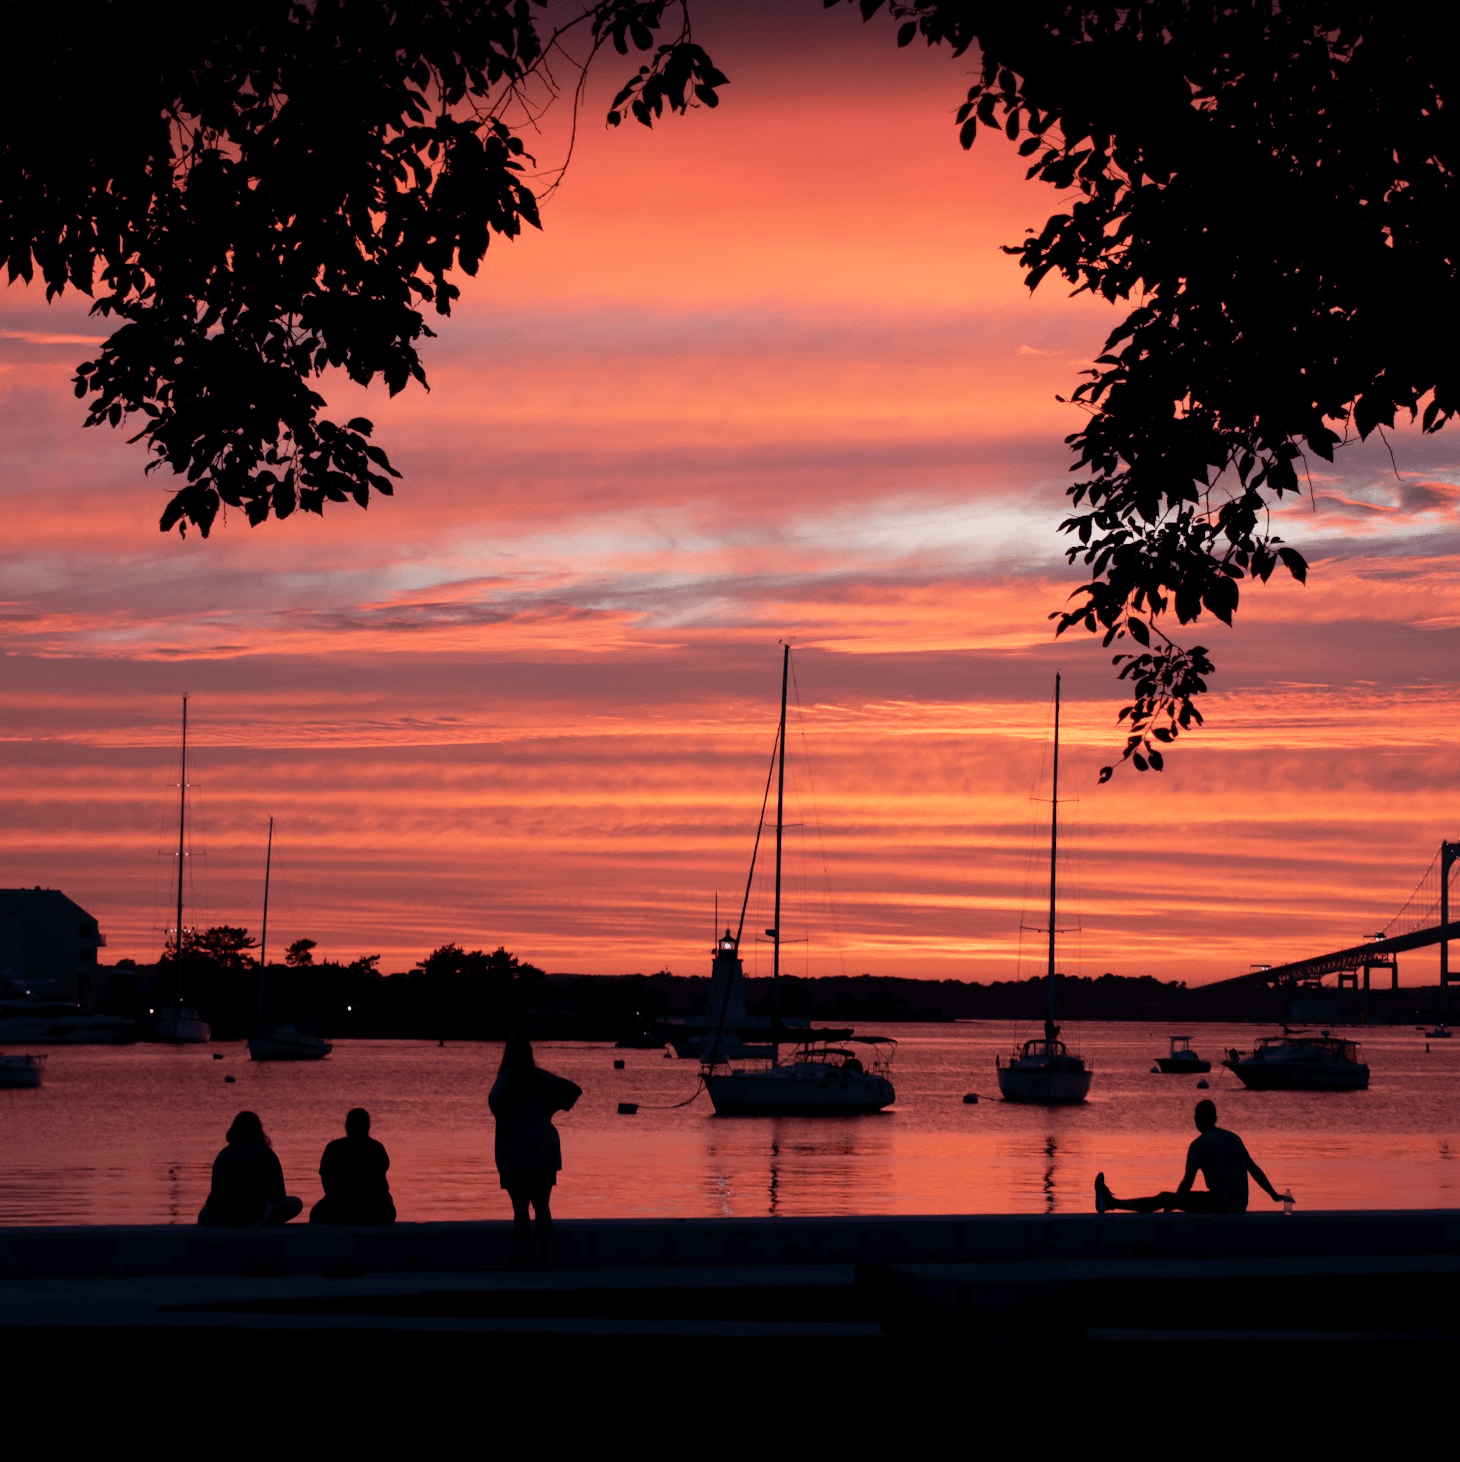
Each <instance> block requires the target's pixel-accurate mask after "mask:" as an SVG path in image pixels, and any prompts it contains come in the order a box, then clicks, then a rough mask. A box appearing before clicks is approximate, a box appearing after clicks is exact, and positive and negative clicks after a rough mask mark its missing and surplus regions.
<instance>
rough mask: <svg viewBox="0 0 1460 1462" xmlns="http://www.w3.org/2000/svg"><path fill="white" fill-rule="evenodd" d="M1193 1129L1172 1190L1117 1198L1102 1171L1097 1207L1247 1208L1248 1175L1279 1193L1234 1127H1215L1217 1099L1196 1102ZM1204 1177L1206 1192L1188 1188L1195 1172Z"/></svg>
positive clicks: (1276, 1197)
mask: <svg viewBox="0 0 1460 1462" xmlns="http://www.w3.org/2000/svg"><path fill="white" fill-rule="evenodd" d="M1195 1119H1196V1128H1197V1131H1198V1132H1199V1133H1200V1134H1201V1135H1200V1136H1199V1137H1198V1138H1197V1139H1196V1141H1195V1142H1193V1143H1192V1144H1191V1146H1190V1147H1188V1148H1187V1149H1186V1173H1185V1175H1184V1176H1183V1177H1182V1179H1181V1184H1180V1186H1179V1187H1178V1188H1177V1189H1176V1191H1175V1192H1174V1193H1153V1194H1151V1196H1150V1197H1148V1198H1117V1197H1116V1196H1115V1194H1114V1193H1112V1192H1111V1191H1110V1189H1109V1188H1107V1187H1106V1186H1105V1174H1104V1173H1097V1174H1096V1175H1095V1212H1096V1213H1104V1212H1105V1211H1106V1210H1107V1209H1111V1208H1125V1209H1129V1210H1130V1211H1131V1212H1133V1213H1155V1212H1157V1211H1158V1210H1162V1211H1164V1212H1167V1213H1169V1212H1170V1211H1171V1210H1172V1209H1173V1208H1176V1209H1180V1210H1181V1211H1182V1212H1183V1213H1246V1212H1247V1175H1248V1174H1249V1173H1251V1174H1252V1176H1253V1177H1254V1178H1256V1179H1257V1186H1258V1187H1259V1188H1261V1189H1262V1190H1263V1192H1264V1193H1266V1194H1267V1195H1268V1197H1269V1198H1271V1199H1272V1201H1273V1202H1274V1203H1282V1202H1284V1201H1287V1202H1291V1199H1286V1200H1285V1199H1284V1197H1283V1195H1282V1194H1281V1193H1279V1192H1278V1190H1277V1189H1276V1188H1274V1187H1273V1185H1272V1184H1271V1183H1269V1182H1268V1180H1267V1174H1266V1173H1264V1172H1263V1171H1262V1169H1261V1168H1260V1167H1258V1166H1257V1164H1256V1163H1255V1162H1253V1161H1252V1155H1251V1154H1250V1153H1249V1152H1248V1151H1247V1146H1246V1144H1245V1143H1244V1142H1243V1141H1242V1139H1241V1138H1240V1137H1238V1135H1237V1134H1236V1133H1235V1132H1228V1131H1227V1130H1226V1128H1225V1127H1218V1126H1217V1104H1216V1103H1215V1102H1211V1101H1200V1102H1198V1103H1197V1104H1196V1113H1195ZM1197 1173H1200V1174H1201V1175H1202V1176H1203V1177H1204V1178H1205V1179H1206V1184H1207V1186H1206V1192H1202V1190H1201V1189H1200V1188H1197V1189H1195V1190H1193V1189H1192V1186H1191V1185H1192V1183H1193V1182H1195V1181H1196V1175H1197Z"/></svg>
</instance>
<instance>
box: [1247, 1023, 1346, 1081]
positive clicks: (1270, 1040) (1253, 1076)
mask: <svg viewBox="0 0 1460 1462" xmlns="http://www.w3.org/2000/svg"><path fill="white" fill-rule="evenodd" d="M1222 1065H1223V1066H1225V1067H1226V1068H1227V1069H1228V1070H1229V1071H1230V1072H1232V1074H1233V1075H1234V1076H1236V1078H1237V1079H1238V1080H1239V1081H1240V1082H1241V1083H1242V1085H1243V1086H1245V1087H1248V1088H1250V1089H1251V1090H1252V1091H1363V1090H1364V1089H1365V1088H1366V1087H1367V1086H1368V1084H1369V1068H1368V1067H1367V1066H1366V1065H1364V1063H1363V1062H1362V1061H1360V1060H1359V1048H1358V1044H1357V1043H1356V1042H1354V1041H1346V1040H1344V1039H1343V1038H1342V1037H1339V1036H1334V1035H1332V1034H1330V1032H1328V1031H1324V1032H1323V1033H1322V1034H1321V1035H1316V1036H1313V1035H1306V1034H1304V1033H1303V1032H1302V1031H1284V1032H1283V1034H1282V1035H1280V1036H1265V1037H1264V1038H1263V1039H1262V1040H1260V1041H1258V1043H1257V1045H1256V1047H1255V1048H1254V1049H1253V1051H1252V1053H1251V1054H1250V1055H1247V1056H1244V1055H1243V1054H1242V1053H1241V1052H1240V1051H1236V1050H1233V1051H1228V1052H1227V1059H1226V1060H1225V1061H1223V1062H1222Z"/></svg>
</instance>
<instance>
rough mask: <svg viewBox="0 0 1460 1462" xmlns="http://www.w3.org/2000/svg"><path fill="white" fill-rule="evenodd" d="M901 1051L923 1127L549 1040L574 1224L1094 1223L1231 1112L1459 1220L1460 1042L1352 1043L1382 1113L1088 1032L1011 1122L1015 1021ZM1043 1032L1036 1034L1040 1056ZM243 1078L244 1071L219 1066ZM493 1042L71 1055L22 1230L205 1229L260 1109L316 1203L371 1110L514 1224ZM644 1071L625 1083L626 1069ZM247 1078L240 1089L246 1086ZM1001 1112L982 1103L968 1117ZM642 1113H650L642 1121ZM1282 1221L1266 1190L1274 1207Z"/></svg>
mask: <svg viewBox="0 0 1460 1462" xmlns="http://www.w3.org/2000/svg"><path fill="white" fill-rule="evenodd" d="M862 1033H863V1034H882V1035H889V1036H893V1037H895V1038H896V1039H897V1041H898V1043H899V1045H898V1052H897V1057H896V1059H895V1061H894V1063H893V1067H892V1079H893V1082H894V1084H895V1086H896V1088H897V1103H896V1105H895V1106H894V1107H893V1108H892V1109H891V1110H890V1111H888V1112H885V1113H882V1114H880V1115H878V1116H872V1117H865V1116H864V1117H819V1118H724V1117H719V1118H717V1117H716V1116H715V1115H714V1114H713V1112H712V1110H711V1108H710V1104H709V1101H708V1099H707V1098H706V1097H705V1095H704V1094H703V1093H701V1094H700V1095H699V1096H698V1097H696V1098H695V1099H694V1100H692V1101H690V1102H689V1103H688V1105H683V1106H675V1105H673V1104H674V1103H679V1102H683V1101H685V1099H686V1098H689V1097H691V1096H692V1095H693V1093H694V1092H695V1090H696V1087H697V1086H698V1084H699V1073H698V1067H697V1066H696V1065H695V1064H694V1063H693V1062H689V1061H676V1060H671V1059H666V1058H665V1056H664V1054H663V1053H662V1052H660V1051H618V1050H614V1049H613V1048H612V1047H611V1046H608V1045H594V1044H583V1043H551V1042H544V1043H542V1044H540V1045H539V1046H538V1047H537V1055H538V1059H539V1061H540V1063H541V1064H542V1065H544V1066H546V1067H547V1068H549V1069H550V1070H553V1071H556V1072H558V1073H559V1074H560V1075H563V1076H567V1077H570V1078H571V1079H572V1080H574V1081H576V1082H578V1083H579V1084H580V1085H581V1086H582V1087H583V1090H584V1094H583V1097H582V1099H581V1100H580V1101H579V1103H578V1105H577V1106H576V1107H575V1108H574V1109H573V1111H572V1112H570V1113H568V1114H567V1115H565V1116H561V1117H559V1118H558V1126H559V1130H560V1131H561V1133H562V1137H563V1159H564V1171H563V1173H562V1174H561V1176H560V1179H559V1186H558V1189H557V1194H556V1197H555V1200H554V1212H555V1213H557V1214H559V1215H560V1216H562V1217H590V1216H591V1217H600V1218H614V1217H619V1218H643V1217H702V1216H721V1215H727V1216H737V1217H740V1216H754V1215H786V1216H792V1215H835V1214H878V1213H900V1214H912V1213H1032V1212H1051V1213H1067V1212H1083V1211H1088V1210H1089V1209H1090V1208H1091V1206H1092V1201H1091V1189H1092V1184H1093V1181H1094V1177H1095V1174H1096V1172H1097V1171H1101V1170H1103V1171H1104V1172H1105V1174H1106V1178H1107V1180H1108V1181H1109V1183H1110V1186H1111V1187H1112V1188H1113V1189H1114V1190H1115V1191H1116V1192H1117V1193H1119V1194H1122V1195H1126V1196H1128V1195H1131V1194H1137V1193H1148V1192H1155V1191H1158V1190H1160V1189H1162V1188H1168V1187H1174V1186H1175V1185H1176V1183H1177V1181H1178V1180H1179V1179H1180V1176H1181V1171H1182V1164H1183V1159H1184V1155H1185V1152H1186V1146H1187V1143H1188V1142H1189V1141H1190V1140H1191V1138H1192V1137H1193V1136H1194V1135H1195V1130H1194V1128H1193V1127H1192V1123H1191V1112H1192V1107H1193V1105H1194V1104H1195V1102H1196V1101H1197V1100H1198V1099H1200V1097H1202V1096H1210V1097H1212V1098H1213V1099H1214V1100H1215V1101H1216V1103H1217V1108H1218V1115H1219V1121H1220V1123H1221V1125H1223V1126H1226V1127H1231V1128H1232V1129H1234V1130H1235V1131H1237V1132H1239V1133H1241V1134H1242V1136H1243V1137H1244V1138H1245V1139H1246V1141H1247V1144H1248V1147H1249V1149H1250V1150H1251V1152H1252V1154H1253V1156H1254V1157H1255V1158H1256V1160H1257V1161H1258V1163H1259V1164H1261V1165H1262V1167H1263V1168H1264V1169H1265V1170H1266V1172H1267V1174H1268V1176H1269V1177H1270V1178H1271V1179H1272V1180H1273V1182H1274V1183H1275V1184H1276V1185H1277V1186H1278V1188H1279V1189H1280V1190H1281V1189H1283V1188H1291V1189H1292V1191H1293V1193H1294V1195H1295V1197H1296V1199H1297V1202H1298V1204H1299V1205H1300V1206H1302V1207H1308V1208H1330V1209H1331V1208H1429V1207H1452V1206H1454V1205H1455V1204H1456V1202H1457V1198H1460V1038H1457V1039H1455V1040H1452V1041H1435V1042H1432V1043H1430V1048H1429V1050H1428V1051H1427V1050H1426V1041H1425V1038H1424V1035H1423V1034H1422V1033H1421V1032H1418V1031H1415V1030H1413V1029H1410V1028H1379V1029H1372V1030H1353V1031H1345V1034H1346V1035H1351V1036H1352V1037H1353V1038H1355V1039H1357V1040H1359V1041H1360V1042H1361V1044H1362V1049H1363V1055H1364V1059H1365V1060H1367V1062H1368V1063H1369V1066H1370V1068H1371V1070H1372V1079H1371V1084H1370V1086H1369V1089H1368V1090H1367V1091H1362V1092H1333V1093H1320V1092H1311V1093H1305V1092H1249V1091H1246V1090H1245V1089H1244V1088H1243V1087H1242V1086H1241V1085H1240V1083H1239V1082H1238V1081H1237V1080H1236V1079H1235V1078H1234V1077H1233V1076H1232V1075H1231V1074H1230V1073H1229V1072H1226V1071H1223V1070H1222V1069H1221V1067H1220V1065H1219V1064H1218V1063H1219V1061H1220V1059H1221V1056H1222V1054H1223V1053H1224V1051H1225V1050H1226V1048H1228V1047H1230V1046H1237V1047H1239V1048H1241V1049H1243V1050H1249V1049H1251V1046H1252V1044H1253V1042H1254V1040H1256V1039H1257V1038H1258V1037H1259V1036H1262V1035H1267V1034H1271V1031H1270V1029H1269V1028H1268V1027H1254V1026H1198V1027H1195V1028H1194V1029H1193V1030H1192V1032H1191V1034H1192V1036H1193V1045H1194V1046H1195V1047H1196V1048H1197V1050H1198V1051H1199V1052H1200V1053H1201V1054H1202V1055H1203V1056H1205V1057H1207V1058H1208V1059H1210V1060H1211V1061H1212V1063H1213V1070H1212V1072H1211V1073H1210V1074H1209V1075H1208V1076H1207V1078H1206V1080H1207V1081H1209V1083H1210V1090H1209V1091H1207V1092H1201V1091H1198V1090H1197V1089H1196V1083H1197V1080H1198V1078H1197V1077H1195V1076H1158V1075H1153V1074H1152V1073H1151V1067H1152V1065H1153V1063H1154V1060H1155V1058H1156V1057H1157V1056H1160V1055H1164V1054H1165V1053H1166V1047H1167V1032H1166V1030H1165V1028H1164V1027H1161V1026H1156V1025H1136V1024H1127V1023H1108V1024H1100V1023H1096V1024H1090V1025H1085V1026H1080V1027H1078V1028H1076V1027H1073V1026H1071V1027H1069V1028H1068V1029H1067V1031H1066V1035H1067V1037H1068V1038H1069V1039H1070V1041H1071V1045H1072V1047H1074V1048H1075V1049H1077V1050H1079V1051H1080V1052H1081V1053H1082V1054H1083V1055H1084V1056H1085V1057H1086V1058H1087V1060H1089V1061H1090V1062H1091V1064H1092V1065H1093V1066H1094V1070H1095V1082H1094V1086H1093V1088H1092V1091H1091V1096H1090V1100H1089V1101H1088V1102H1086V1103H1085V1104H1083V1105H1082V1106H1078V1107H1069V1108H1057V1109H1047V1108H1041V1107H1031V1106H1017V1105H1011V1104H1009V1103H1005V1102H1001V1101H1000V1100H999V1099H998V1085H997V1082H996V1080H995V1076H994V1057H995V1054H996V1053H1004V1054H1006V1053H1007V1052H1008V1050H1009V1049H1010V1048H1011V1045H1012V1041H1013V1038H1014V1035H1015V1032H1014V1031H1013V1030H1012V1028H1011V1027H1010V1026H1009V1025H1008V1024H1006V1023H992V1022H969V1023H962V1022H960V1023H959V1024H957V1025H931V1026H913V1025H899V1026H886V1027H867V1028H865V1029H864V1030H863V1032H862ZM1035 1033H1036V1032H1035V1031H1034V1029H1033V1028H1025V1029H1024V1030H1022V1031H1021V1032H1019V1034H1021V1035H1024V1036H1029V1035H1033V1034H1035ZM217 1055H221V1056H222V1058H223V1059H221V1060H216V1059H214V1058H215V1056H217ZM500 1056H501V1047H500V1045H497V1044H492V1043H467V1042H462V1043H448V1044H447V1045H445V1046H444V1047H438V1046H437V1045H436V1044H435V1043H434V1042H411V1041H348V1040H345V1041H338V1042H336V1044H335V1048H334V1053H333V1054H332V1055H331V1056H330V1057H328V1058H327V1059H326V1060H324V1061H318V1062H304V1063H300V1064H287V1063H266V1064H262V1065H261V1064H256V1063H254V1062H251V1061H250V1060H249V1059H248V1052H247V1050H246V1048H245V1047H244V1046H243V1044H242V1043H241V1042H240V1043H215V1044H213V1045H210V1046H178V1047H168V1046H155V1045H143V1044H138V1045H131V1046H119V1047H104V1046H72V1047H52V1048H50V1050H49V1058H48V1061H47V1065H46V1072H45V1081H44V1084H43V1085H42V1086H41V1087H40V1088H38V1089H36V1090H0V1223H4V1224H101V1223H191V1222H193V1221H195V1219H196V1216H197V1212H198V1209H199V1208H200V1207H201V1206H202V1203H203V1200H204V1198H205V1197H206V1196H207V1191H208V1180H209V1168H210V1165H211V1163H212V1159H213V1157H214V1155H215V1154H216V1153H217V1151H218V1149H219V1148H220V1147H221V1146H222V1145H223V1134H224V1131H225V1130H226V1128H227V1126H228V1124H229V1121H230V1119H231V1118H232V1116H233V1114H234V1113H235V1112H236V1111H239V1110H241V1109H243V1108H250V1109H252V1110H254V1111H256V1112H258V1113H259V1115H260V1116H261V1117H262V1118H263V1121H264V1126H265V1128H266V1129H267V1130H268V1132H269V1133H270V1136H271V1138H272V1140H273V1143H274V1148H275V1150H276V1151H277V1152H278V1154H279V1157H280V1160H281V1161H282V1163H283V1167H284V1174H285V1178H286V1181H287V1184H288V1187H289V1190H290V1192H292V1193H297V1194H298V1195H299V1196H300V1197H301V1198H303V1199H304V1200H305V1203H306V1204H309V1203H312V1202H313V1201H315V1200H316V1199H317V1198H318V1197H319V1196H320V1186H319V1178H318V1166H319V1157H320V1153H321V1151H322V1150H323V1147H324V1144H325V1143H326V1142H327V1141H329V1140H330V1139H331V1138H334V1137H337V1136H340V1135H342V1133H343V1123H344V1115H345V1112H346V1111H347V1110H348V1109H349V1108H350V1107H353V1106H364V1107H367V1108H368V1109H369V1110H370V1112H371V1115H372V1117H373V1119H374V1129H373V1135H374V1136H376V1137H378V1138H380V1140H381V1141H382V1142H384V1143H385V1145H386V1147H387V1148H388V1149H389V1151H390V1155H391V1172H390V1179H391V1188H392V1191H393V1192H394V1194H395V1200H396V1206H397V1208H398V1210H399V1213H400V1217H401V1218H402V1219H408V1220H432V1219H478V1218H504V1217H507V1216H509V1210H508V1206H507V1201H506V1195H505V1194H504V1193H502V1192H501V1191H500V1189H499V1187H498V1184H497V1175H496V1170H495V1168H494V1166H493V1161H492V1135H493V1133H492V1121H491V1118H490V1116H489V1114H488V1112H487V1092H488V1090H489V1088H490V1086H491V1083H492V1080H493V1078H494V1076H495V1073H496V1067H497V1062H498V1060H499V1059H500ZM615 1060H622V1061H623V1062H624V1069H623V1070H621V1071H620V1070H615V1069H614V1061H615ZM228 1076H232V1077H234V1078H235V1080H234V1081H233V1082H227V1081H226V1080H225V1077H228ZM970 1092H972V1093H976V1094H977V1095H978V1097H979V1101H978V1102H977V1103H976V1104H970V1103H965V1102H964V1100H963V1098H964V1096H965V1094H966V1093H970ZM621 1102H635V1103H638V1104H639V1110H638V1112H637V1113H635V1114H634V1115H631V1116H630V1115H620V1114H619V1112H618V1106H619V1104H620V1103H621ZM1268 1202H1269V1200H1268V1199H1267V1198H1266V1197H1265V1196H1264V1195H1262V1194H1261V1193H1260V1192H1258V1191H1257V1190H1256V1189H1255V1188H1254V1192H1253V1205H1254V1206H1255V1207H1256V1206H1266V1205H1268Z"/></svg>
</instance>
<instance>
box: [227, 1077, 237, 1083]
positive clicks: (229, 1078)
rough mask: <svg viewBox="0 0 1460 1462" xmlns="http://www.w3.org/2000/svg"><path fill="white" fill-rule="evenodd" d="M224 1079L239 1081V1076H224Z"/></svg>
mask: <svg viewBox="0 0 1460 1462" xmlns="http://www.w3.org/2000/svg"><path fill="white" fill-rule="evenodd" d="M223 1080H224V1081H225V1082H232V1081H237V1080H238V1078H237V1077H236V1076H225V1077H224V1078H223Z"/></svg>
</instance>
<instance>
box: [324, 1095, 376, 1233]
mask: <svg viewBox="0 0 1460 1462" xmlns="http://www.w3.org/2000/svg"><path fill="white" fill-rule="evenodd" d="M389 1168H390V1156H389V1154H388V1153H387V1152H386V1150H385V1148H384V1147H383V1146H382V1145H381V1144H380V1143H378V1142H377V1141H376V1140H375V1139H374V1138H373V1137H372V1136H371V1135H370V1113H369V1112H367V1111H366V1110H365V1108H364V1107H355V1108H354V1109H353V1110H352V1111H350V1112H349V1113H348V1114H347V1115H346V1117H345V1135H344V1136H343V1137H336V1138H335V1140H334V1141H333V1142H331V1143H330V1144H329V1146H327V1147H326V1148H325V1150H324V1156H323V1157H322V1158H320V1160H319V1180H320V1182H321V1183H323V1184H324V1197H323V1198H321V1199H320V1200H319V1202H318V1203H316V1204H315V1205H314V1207H313V1208H311V1209H310V1210H309V1221H310V1223H354V1224H379V1223H394V1222H395V1204H394V1203H393V1202H392V1201H391V1197H390V1184H389V1183H388V1182H387V1181H386V1177H385V1175H386V1172H387V1171H388V1170H389Z"/></svg>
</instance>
